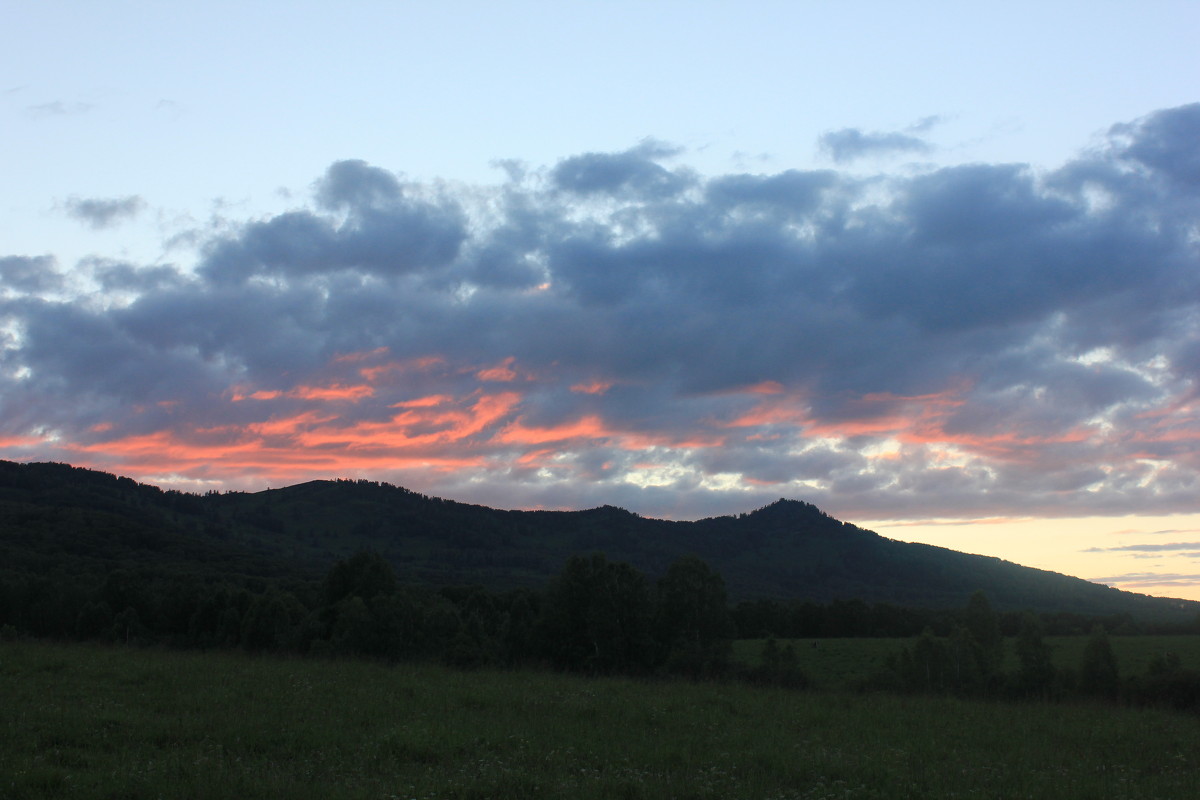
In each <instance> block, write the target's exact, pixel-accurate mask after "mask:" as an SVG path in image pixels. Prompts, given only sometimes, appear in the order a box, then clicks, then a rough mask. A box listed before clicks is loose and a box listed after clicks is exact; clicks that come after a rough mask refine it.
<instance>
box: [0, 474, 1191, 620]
mask: <svg viewBox="0 0 1200 800" xmlns="http://www.w3.org/2000/svg"><path fill="white" fill-rule="evenodd" d="M364 549H369V550H374V551H377V552H379V553H380V554H382V555H383V556H384V557H385V558H387V560H388V561H390V562H391V563H392V565H393V566H394V567H395V570H396V573H397V575H398V577H399V578H400V579H401V580H402V581H407V582H411V583H419V584H426V585H435V586H436V585H453V584H457V585H464V584H479V585H483V586H485V587H488V588H492V589H506V588H514V587H522V586H526V587H541V586H544V585H545V584H546V583H547V582H548V581H549V580H550V579H551V578H552V577H553V576H554V575H556V574H557V573H558V572H559V571H560V570H561V569H562V566H563V564H564V562H565V561H566V559H567V558H568V557H569V556H571V555H574V554H585V553H591V552H603V553H604V554H605V555H606V556H607V557H608V558H609V559H610V560H613V561H625V562H628V563H630V564H632V565H633V566H635V567H637V568H638V569H639V570H641V571H643V572H645V573H647V574H649V575H651V576H655V575H661V574H662V573H663V572H664V571H665V569H666V567H667V566H668V564H670V563H671V562H672V561H673V560H675V559H676V558H677V557H679V556H681V555H687V554H691V555H696V556H699V557H700V558H701V559H703V560H704V561H706V562H707V563H708V564H709V565H710V566H711V567H712V568H713V569H714V570H716V571H717V572H719V573H720V574H721V575H722V576H724V578H725V581H726V583H727V585H728V587H729V593H730V596H731V599H733V600H745V599H754V598H778V599H807V600H814V601H820V602H827V601H830V600H834V599H855V598H857V599H861V600H865V601H868V602H888V603H893V604H897V605H903V606H913V607H934V608H941V607H961V606H962V605H963V603H964V602H965V601H966V599H967V598H968V597H969V596H970V595H971V593H972V592H974V591H976V590H983V591H984V592H985V593H986V594H987V596H988V597H989V598H990V599H991V601H992V603H993V605H995V606H996V607H997V608H1000V609H1024V608H1031V609H1035V610H1042V611H1067V612H1073V613H1081V614H1120V613H1127V614H1131V615H1133V616H1135V617H1138V618H1142V619H1161V620H1168V619H1172V618H1173V619H1184V618H1195V616H1196V614H1197V613H1198V612H1200V603H1195V602H1191V601H1182V600H1168V599H1162V598H1152V597H1147V596H1145V595H1138V594H1133V593H1129V592H1121V591H1118V590H1116V589H1111V588H1108V587H1105V586H1101V585H1098V584H1093V583H1089V582H1087V581H1084V580H1081V579H1078V578H1072V577H1068V576H1065V575H1059V574H1056V573H1051V572H1046V571H1042V570H1036V569H1031V568H1028V567H1022V566H1018V565H1016V564H1012V563H1009V562H1006V561H1001V560H999V559H995V558H989V557H985V556H976V555H967V554H964V553H959V552H956V551H953V550H947V549H945V548H939V547H932V546H928V545H921V544H908V543H903V542H897V541H893V540H890V539H887V538H884V537H882V536H879V535H878V534H875V533H872V532H870V531H866V530H862V529H860V528H857V527H855V526H853V525H850V524H847V523H844V522H839V521H838V520H836V519H833V518H832V517H830V516H828V515H826V514H824V513H822V512H821V511H820V510H818V509H817V508H815V507H814V506H812V505H809V504H807V503H802V502H797V501H793V500H780V501H778V502H776V503H773V504H771V505H769V506H767V507H765V508H761V509H758V510H757V511H752V512H749V513H745V514H740V515H737V516H728V517H716V518H712V519H704V520H699V521H695V522H670V521H664V520H655V519H646V518H643V517H639V516H638V515H636V514H632V513H630V512H628V511H624V510H622V509H619V508H614V507H611V506H605V507H602V508H595V509H590V510H586V511H503V510H496V509H491V508H487V507H484V506H476V505H468V504H464V503H457V502H452V501H448V500H441V499H437V498H432V497H426V496H424V495H421V494H418V493H415V492H411V491H408V490H406V489H402V488H399V487H395V486H390V485H387V484H380V483H375V482H369V481H341V480H337V481H311V482H309V483H303V484H299V485H296V486H290V487H286V488H282V489H271V490H267V491H263V492H255V493H241V492H230V493H224V494H215V493H214V494H207V495H194V494H186V493H181V492H174V491H163V490H161V489H158V488H157V487H153V486H147V485H144V484H139V483H137V482H135V481H133V480H130V479H129V478H118V477H115V476H113V475H109V474H107V473H102V472H96V471H92V470H85V469H79V468H75V467H71V466H68V465H65V464H17V463H13V462H8V461H0V578H3V577H4V576H5V575H9V576H12V575H16V574H24V575H29V574H35V573H37V574H49V573H52V572H53V573H56V574H79V575H81V576H82V575H84V574H87V575H95V574H97V573H100V572H103V571H106V570H112V569H115V568H132V567H136V568H138V569H142V570H146V569H152V570H157V571H158V572H159V573H165V574H181V573H186V574H188V575H189V576H192V577H198V578H203V577H211V578H213V579H217V578H228V577H233V576H236V577H239V578H243V579H285V578H298V579H305V580H307V579H314V578H319V577H320V576H321V575H323V574H324V573H325V572H326V571H327V570H328V569H329V567H330V566H331V565H332V564H333V563H334V562H335V561H336V560H337V559H340V558H345V557H347V556H349V555H351V554H353V553H354V552H357V551H359V550H364Z"/></svg>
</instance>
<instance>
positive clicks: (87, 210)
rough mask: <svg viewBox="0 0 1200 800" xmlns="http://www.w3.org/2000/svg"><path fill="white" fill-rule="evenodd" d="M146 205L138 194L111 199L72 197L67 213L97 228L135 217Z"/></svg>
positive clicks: (111, 225)
mask: <svg viewBox="0 0 1200 800" xmlns="http://www.w3.org/2000/svg"><path fill="white" fill-rule="evenodd" d="M145 207H146V203H145V201H144V200H142V198H140V197H138V196H137V195H130V196H129V197H118V198H111V199H101V198H86V199H85V198H79V197H72V198H70V199H68V200H67V203H66V208H67V214H69V215H70V216H72V217H74V218H75V219H77V220H80V221H81V222H84V223H86V224H87V225H88V226H90V227H91V228H93V229H95V230H101V229H103V228H112V227H114V226H116V225H117V224H118V223H120V222H124V221H125V220H130V219H133V218H134V217H136V216H137V215H138V213H139V212H140V211H141V210H142V209H143V208H145Z"/></svg>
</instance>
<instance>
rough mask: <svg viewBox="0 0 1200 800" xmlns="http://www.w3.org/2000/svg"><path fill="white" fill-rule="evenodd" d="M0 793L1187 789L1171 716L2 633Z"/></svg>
mask: <svg viewBox="0 0 1200 800" xmlns="http://www.w3.org/2000/svg"><path fill="white" fill-rule="evenodd" d="M0 797H3V798H57V797H62V798H68V797H69V798H108V799H110V800H116V799H117V798H122V799H124V800H138V799H140V798H159V797H162V798H198V799H203V798H234V797H236V798H283V797H287V798H301V799H303V798H314V800H315V798H322V799H325V798H331V799H336V798H379V799H380V800H384V799H387V798H534V797H547V798H585V799H586V798H655V799H657V798H664V799H665V798H759V799H763V798H779V799H783V798H797V799H799V798H813V799H815V798H835V797H836V798H951V797H1036V798H1041V797H1055V798H1063V799H1064V800H1070V799H1071V798H1152V797H1154V798H1175V797H1179V798H1193V797H1200V724H1198V723H1197V720H1196V719H1195V718H1192V717H1186V716H1182V715H1176V714H1172V713H1167V712H1158V711H1147V710H1132V709H1115V708H1112V707H1104V706H1088V705H1074V706H1072V705H1056V706H1041V705H998V704H988V703H982V702H969V701H963V700H957V699H953V698H927V697H891V696H878V695H850V694H839V693H834V692H830V693H805V692H788V691H784V690H772V689H763V688H754V687H750V686H745V685H738V684H692V683H682V682H672V683H666V682H661V683H658V682H641V681H634V680H623V679H605V680H589V679H585V678H580V677H575V676H565V675H555V674H543V673H533V672H460V671H453V670H449V669H443V668H439V667H433V666H421V665H417V666H414V665H402V666H396V667H385V666H382V665H378V664H371V663H362V662H329V661H315V660H314V661H301V660H286V659H278V658H271V659H268V658H260V659H256V658H251V657H247V656H241V655H237V654H228V653H221V654H198V653H171V652H157V651H139V650H124V649H105V648H100V647H90V646H81V645H72V646H60V645H50V644H44V643H28V642H20V643H6V644H3V645H0Z"/></svg>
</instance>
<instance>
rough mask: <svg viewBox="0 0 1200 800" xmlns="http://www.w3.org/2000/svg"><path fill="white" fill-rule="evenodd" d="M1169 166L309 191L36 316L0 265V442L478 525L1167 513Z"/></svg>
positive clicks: (1181, 341)
mask: <svg viewBox="0 0 1200 800" xmlns="http://www.w3.org/2000/svg"><path fill="white" fill-rule="evenodd" d="M929 124H930V125H932V124H933V123H932V122H930V123H929ZM1198 143H1200V115H1198V114H1197V113H1196V112H1195V111H1194V110H1192V107H1185V108H1183V109H1172V110H1167V111H1162V112H1158V113H1156V114H1153V115H1150V116H1149V117H1147V118H1145V119H1143V120H1139V121H1135V122H1132V123H1128V124H1123V125H1119V126H1115V127H1114V128H1113V129H1112V131H1111V133H1110V136H1109V138H1108V139H1107V140H1106V143H1105V144H1104V145H1103V146H1100V147H1097V148H1093V149H1092V150H1090V151H1087V152H1083V153H1081V154H1080V156H1079V157H1078V158H1076V159H1074V160H1073V161H1071V162H1069V163H1067V164H1065V165H1064V166H1062V167H1061V168H1059V169H1056V170H1054V171H1052V172H1048V173H1041V172H1038V171H1036V170H1034V169H1032V168H1031V167H1029V166H1027V165H1019V164H1000V165H996V164H980V165H970V166H964V167H953V168H945V169H928V170H925V171H923V172H920V173H918V174H905V175H887V174H883V175H876V176H869V177H863V176H859V175H850V174H846V173H844V172H840V171H837V170H823V171H811V172H803V171H794V170H790V171H784V172H779V173H776V174H759V175H754V174H734V175H719V176H713V177H702V176H699V175H697V174H696V173H693V172H691V171H689V170H688V169H686V168H683V167H673V166H671V167H669V166H664V164H665V163H667V162H668V161H669V160H670V159H678V158H680V153H679V152H678V151H677V150H675V149H673V148H670V147H668V146H666V145H662V144H658V143H654V142H646V143H643V144H641V145H639V146H636V147H634V148H631V149H629V150H626V151H623V152H618V153H586V154H583V155H579V156H574V157H570V158H566V159H563V160H562V161H560V162H559V163H558V164H557V165H555V166H553V167H552V168H550V169H549V170H544V171H539V170H536V169H510V170H509V171H508V180H507V182H505V183H504V184H502V185H500V186H496V187H466V188H446V187H441V186H429V185H422V184H415V183H409V182H406V181H405V180H404V179H403V178H402V177H401V175H400V174H399V173H396V172H391V171H388V170H384V169H381V168H379V167H377V166H372V165H370V164H367V163H365V162H362V161H353V160H350V161H340V162H337V163H335V164H332V165H331V166H330V167H329V168H328V170H327V171H326V172H325V173H324V175H322V176H320V177H319V178H318V180H317V181H315V183H314V185H313V192H312V197H311V199H310V202H308V203H306V204H300V205H298V206H297V207H295V208H292V209H290V210H288V211H285V212H283V213H279V214H276V215H274V216H270V217H267V218H264V219H259V220H252V221H246V222H244V223H243V224H240V225H232V226H229V227H227V228H226V229H223V230H221V231H216V232H210V233H206V234H203V235H204V236H205V237H207V238H206V240H205V241H204V244H203V247H202V248H201V251H200V255H199V258H198V261H197V263H196V264H195V265H194V267H195V269H194V270H190V269H187V268H185V267H173V266H162V265H156V266H149V267H140V266H137V265H133V264H128V263H125V262H114V261H105V260H103V259H93V260H91V261H89V262H88V264H87V265H86V268H87V269H88V270H90V274H91V275H92V276H93V277H94V278H95V279H96V282H97V283H98V284H99V286H100V287H101V290H100V291H99V292H98V293H96V294H92V295H87V296H80V297H77V298H73V299H70V300H58V301H51V300H48V299H44V298H43V299H36V300H35V299H31V298H29V297H26V296H25V295H29V294H36V293H38V292H45V291H47V290H50V289H61V282H60V278H59V277H55V276H57V272H55V271H54V263H53V260H52V259H49V258H48V257H45V258H44V259H42V260H39V259H29V258H25V257H20V256H11V257H8V258H5V259H2V260H0V280H2V281H3V285H4V286H6V287H7V289H8V294H6V295H0V297H5V298H6V300H5V305H4V306H3V308H0V318H2V319H0V333H3V334H4V339H3V341H4V342H5V344H4V346H3V347H2V348H0V398H3V400H0V403H3V414H0V420H2V423H0V435H8V436H18V435H22V436H27V435H29V432H30V431H36V430H43V431H44V430H54V431H56V432H57V434H58V435H59V439H58V441H76V440H77V441H82V442H86V443H87V446H88V447H92V446H93V445H95V446H96V447H100V446H101V445H103V444H104V442H106V441H108V442H112V443H113V444H112V447H113V451H112V452H113V453H118V450H117V444H119V442H120V441H121V439H120V437H121V436H130V435H133V433H134V432H140V434H141V435H150V434H156V435H159V436H162V437H168V438H170V437H176V438H181V439H187V437H189V436H190V437H192V438H193V439H194V438H197V437H199V438H205V437H208V438H212V437H227V438H231V439H236V438H237V437H239V436H241V437H243V438H244V437H251V438H253V437H258V438H256V439H254V441H255V442H257V444H255V445H254V446H255V447H262V448H266V449H267V451H268V455H266V456H262V457H259V458H258V459H257V461H255V462H254V466H246V465H242V466H228V467H227V468H228V469H231V470H234V471H235V472H236V471H237V470H239V469H240V470H242V472H240V473H237V474H239V475H241V476H242V478H243V479H244V480H245V481H246V482H250V481H252V480H253V479H254V477H255V476H260V475H263V474H266V472H267V471H268V467H267V466H265V464H267V463H268V462H272V460H274V461H280V462H283V461H288V463H294V464H301V463H303V464H305V465H308V466H306V467H304V468H303V469H307V470H308V471H307V472H304V473H303V475H304V476H307V477H322V476H327V475H328V474H329V473H334V474H342V473H344V471H345V470H347V469H349V468H350V467H347V466H346V465H347V464H351V463H358V462H353V459H352V458H351V456H355V457H359V456H362V457H366V456H363V454H364V453H366V454H368V455H369V454H370V452H371V451H372V448H373V447H374V445H372V442H373V441H378V442H385V441H386V442H392V443H393V444H391V445H389V446H390V447H393V448H395V449H394V452H393V451H389V452H388V453H386V454H385V455H379V456H372V458H376V460H374V461H370V462H366V463H367V465H366V466H360V467H354V469H356V470H358V471H359V474H370V475H373V476H376V477H381V478H384V479H389V480H394V481H397V482H400V483H407V484H409V485H412V486H414V488H418V489H421V490H423V491H430V492H433V493H440V494H449V495H452V496H458V497H464V498H466V499H472V500H476V501H478V502H492V503H495V504H498V505H504V506H515V505H523V506H547V507H552V506H567V507H578V506H582V505H600V504H603V503H616V504H622V505H629V506H630V507H633V508H635V509H637V510H639V511H641V512H643V513H649V514H670V515H678V516H702V515H705V514H710V513H723V512H728V511H737V510H744V509H745V508H747V507H754V506H755V505H761V504H763V503H765V502H769V501H771V500H773V499H775V498H776V497H778V496H780V495H781V494H785V495H788V496H801V497H804V498H805V499H808V500H810V501H812V502H815V503H817V504H818V505H821V506H822V507H826V508H828V509H829V510H830V511H832V512H834V513H838V514H842V515H855V516H857V517H859V518H872V517H873V518H884V517H892V518H896V517H905V516H909V517H917V518H927V517H929V516H992V515H1009V514H1012V513H1013V510H1014V509H1020V510H1021V512H1022V513H1026V514H1040V515H1047V514H1049V515H1056V514H1057V515H1077V514H1108V513H1112V514H1125V513H1140V512H1147V511H1154V512H1156V513H1166V512H1171V511H1194V510H1195V498H1196V497H1197V496H1198V493H1200V456H1197V454H1196V453H1195V452H1194V451H1195V448H1194V446H1193V445H1194V442H1195V439H1196V435H1197V431H1200V416H1198V415H1197V412H1196V411H1195V410H1194V403H1195V398H1196V396H1197V392H1198V391H1200V385H1197V377H1196V376H1197V365H1198V364H1200V270H1198V269H1197V267H1196V265H1197V263H1200V258H1198V256H1200V244H1198V241H1197V238H1196V222H1195V220H1196V219H1197V218H1198V217H1197V209H1198V208H1200V195H1198V191H1200V189H1198V187H1197V184H1196V182H1195V181H1194V180H1193V179H1192V177H1191V170H1192V169H1193V165H1194V159H1195V158H1196V154H1197V152H1200V144H1198ZM297 202H299V201H297ZM9 295H11V296H9ZM339 393H340V394H339ZM64 397H70V398H72V401H71V402H70V403H64V402H63V400H62V398H64ZM313 398H324V399H321V400H319V401H318V400H317V399H313ZM134 406H138V407H140V408H141V409H142V410H141V411H138V412H133V411H130V410H129V409H131V408H133V407H134ZM80 409H83V410H80ZM156 426H157V427H156ZM452 430H458V431H463V433H461V435H460V434H452V433H451V431H452ZM239 432H240V433H239ZM305 437H307V438H305ZM455 437H459V438H455ZM188 441H189V442H191V439H188ZM241 446H242V447H244V448H250V445H247V444H243V445H241ZM180 447H182V445H181V446H180ZM162 449H163V448H162V447H158V448H157V450H156V451H155V452H161V451H162ZM149 451H150V448H148V450H147V452H149ZM87 452H88V453H89V454H90V453H103V451H102V450H88V451H87ZM121 452H125V451H121ZM181 452H182V450H181ZM212 452H214V453H229V454H230V455H228V456H227V457H228V458H230V459H236V458H237V457H238V456H236V454H237V453H239V452H242V451H241V450H238V449H237V448H228V449H225V450H214V451H212ZM299 453H303V454H304V455H303V457H301V456H300V455H296V454H299ZM414 453H416V454H417V455H412V454H414ZM289 454H291V455H289ZM51 455H53V456H55V457H57V458H59V459H60V460H72V459H71V453H70V452H66V453H63V452H61V451H53V452H52V453H51ZM335 455H337V456H338V457H339V458H340V459H341V460H338V459H335V458H334V456H335ZM94 457H95V458H97V459H98V458H100V455H96V456H94ZM140 457H144V458H146V459H149V457H150V456H149V455H146V456H140ZM111 458H112V465H113V468H116V467H118V466H121V465H122V464H125V467H126V469H127V470H129V469H131V468H130V467H129V465H128V463H126V462H120V458H121V456H119V455H113V456H111ZM322 458H328V460H327V461H322V460H321V459H322ZM289 459H292V461H289ZM406 459H408V460H411V461H413V462H414V463H415V464H417V466H413V465H408V466H405V464H408V461H407V460H406ZM422 459H425V460H424V461H422ZM438 459H446V460H448V461H453V463H454V464H455V465H456V466H455V468H454V469H451V468H450V467H445V468H443V469H438V468H434V467H429V466H428V464H430V463H435V462H436V463H441V462H438V461H437V460H438ZM76 460H78V459H76ZM219 461H220V459H219V458H218V457H217V456H216V455H213V456H211V457H208V458H207V459H206V460H204V461H203V462H200V461H198V462H197V463H196V465H194V466H192V467H191V468H190V469H191V470H192V473H195V474H197V475H199V474H204V475H205V476H208V475H210V474H215V473H217V472H218V471H219V469H220V464H219V463H217V462H219ZM468 462H469V463H470V464H471V466H463V465H464V464H466V463H468ZM138 463H140V462H138ZM238 464H241V462H238ZM134 466H136V464H134ZM144 469H145V470H149V469H150V467H148V466H147V467H144ZM294 469H296V470H301V469H302V467H300V466H295V467H294ZM208 470H211V471H212V472H211V473H210V472H209V471H208ZM255 470H257V471H255ZM192 473H189V474H192ZM289 474H290V473H289ZM1147 552H1149V551H1147Z"/></svg>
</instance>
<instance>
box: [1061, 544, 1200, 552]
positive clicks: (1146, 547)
mask: <svg viewBox="0 0 1200 800" xmlns="http://www.w3.org/2000/svg"><path fill="white" fill-rule="evenodd" d="M1163 551H1194V552H1196V553H1200V542H1174V543H1172V544H1127V545H1122V546H1121V547H1089V548H1088V549H1087V550H1085V551H1084V552H1085V553H1159V552H1163Z"/></svg>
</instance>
